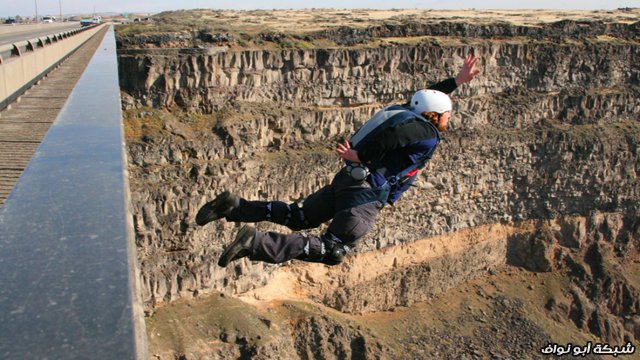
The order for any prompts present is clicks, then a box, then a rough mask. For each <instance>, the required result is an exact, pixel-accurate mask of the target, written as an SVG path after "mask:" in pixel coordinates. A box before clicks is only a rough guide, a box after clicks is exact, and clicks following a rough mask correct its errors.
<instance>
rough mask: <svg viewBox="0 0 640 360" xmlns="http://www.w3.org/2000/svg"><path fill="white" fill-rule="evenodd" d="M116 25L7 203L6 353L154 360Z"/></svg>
mask: <svg viewBox="0 0 640 360" xmlns="http://www.w3.org/2000/svg"><path fill="white" fill-rule="evenodd" d="M120 106H121V104H120V88H119V83H118V64H117V56H116V44H115V36H114V31H113V27H111V28H110V29H109V31H108V32H107V34H106V36H105V37H104V39H103V41H102V43H101V44H100V46H99V47H98V50H97V51H96V53H95V54H94V56H93V58H92V59H91V62H90V63H89V65H88V66H87V68H86V70H85V72H84V73H83V75H82V76H81V78H80V80H79V81H78V83H77V84H76V86H75V87H74V89H73V91H72V93H71V95H70V96H69V98H68V99H67V102H66V104H65V105H64V107H63V109H62V111H61V112H60V114H59V115H58V117H57V119H56V121H55V122H54V123H53V125H52V126H51V128H50V129H49V131H48V132H47V135H46V136H45V138H44V139H43V141H42V143H41V144H40V146H39V147H38V150H37V151H36V154H35V156H34V157H33V158H32V160H31V162H30V163H29V165H28V167H27V168H26V169H25V171H24V173H23V174H22V177H21V178H20V180H19V181H18V183H17V184H16V186H15V187H14V189H13V191H12V192H11V194H10V195H9V197H8V198H7V201H6V203H5V204H4V206H3V207H2V208H0V359H8V360H13V359H16V360H18V359H20V360H22V359H145V360H146V359H147V356H148V354H147V345H146V332H145V325H144V318H143V309H142V302H141V300H140V295H139V289H140V287H139V286H138V282H139V274H138V272H137V260H136V254H135V251H136V250H135V240H134V235H133V220H132V217H131V211H130V200H129V186H128V173H127V161H126V152H125V148H124V136H123V124H122V116H121V115H122V114H121V110H120Z"/></svg>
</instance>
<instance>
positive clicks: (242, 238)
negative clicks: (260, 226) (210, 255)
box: [218, 225, 256, 267]
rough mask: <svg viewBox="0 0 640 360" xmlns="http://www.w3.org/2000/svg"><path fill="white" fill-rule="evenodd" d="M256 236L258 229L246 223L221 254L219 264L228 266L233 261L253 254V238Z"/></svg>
mask: <svg viewBox="0 0 640 360" xmlns="http://www.w3.org/2000/svg"><path fill="white" fill-rule="evenodd" d="M255 238H256V229H255V228H254V227H253V226H249V225H245V226H243V227H242V228H240V231H238V234H237V235H236V239H235V240H234V241H233V242H232V243H231V245H229V246H227V248H226V249H224V251H223V252H222V255H220V260H218V265H219V266H222V267H226V266H227V264H228V263H229V262H231V261H234V260H237V259H240V258H243V257H246V256H249V255H251V253H252V251H251V248H252V246H253V240H254V239H255Z"/></svg>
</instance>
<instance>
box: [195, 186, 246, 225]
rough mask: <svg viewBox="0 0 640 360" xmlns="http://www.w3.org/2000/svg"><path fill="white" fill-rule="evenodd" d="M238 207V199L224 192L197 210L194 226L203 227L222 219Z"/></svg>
mask: <svg viewBox="0 0 640 360" xmlns="http://www.w3.org/2000/svg"><path fill="white" fill-rule="evenodd" d="M238 206H240V197H239V196H237V195H233V194H232V193H230V192H228V191H225V192H223V193H221V194H220V195H218V196H216V198H215V199H214V200H213V201H210V202H208V203H206V204H204V206H203V207H201V208H200V210H198V214H197V215H196V224H198V225H200V226H203V225H206V224H208V223H210V222H212V221H214V220H218V219H220V218H223V217H225V216H226V215H228V214H229V213H230V212H231V211H232V210H233V209H235V208H237V207H238Z"/></svg>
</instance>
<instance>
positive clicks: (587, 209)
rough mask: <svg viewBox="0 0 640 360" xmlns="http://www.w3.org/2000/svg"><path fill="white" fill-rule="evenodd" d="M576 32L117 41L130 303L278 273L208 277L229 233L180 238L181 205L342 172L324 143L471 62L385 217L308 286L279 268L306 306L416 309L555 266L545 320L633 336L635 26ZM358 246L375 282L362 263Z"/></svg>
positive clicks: (282, 193) (638, 107) (639, 138)
mask: <svg viewBox="0 0 640 360" xmlns="http://www.w3.org/2000/svg"><path fill="white" fill-rule="evenodd" d="M588 25H593V26H585V24H581V23H575V22H561V23H555V24H549V25H545V26H541V27H539V28H522V27H516V26H511V27H509V26H507V25H505V24H497V25H494V26H488V27H482V28H478V27H475V28H469V27H468V26H467V27H464V26H461V25H459V24H448V25H447V26H444V25H440V26H435V27H434V26H427V25H425V24H410V25H407V26H405V27H402V28H396V27H386V28H370V29H369V30H368V31H364V32H363V31H355V30H354V31H352V32H347V31H346V30H344V29H338V30H332V32H331V31H329V32H324V33H320V34H321V36H325V37H334V38H335V40H336V41H337V40H340V39H343V38H344V37H345V35H344V34H345V33H346V34H351V35H353V36H352V38H353V39H358V38H367V39H368V38H372V37H381V36H403V37H418V36H432V37H433V38H430V39H429V40H428V41H427V40H422V41H417V42H416V43H413V44H408V43H388V44H385V45H384V46H378V47H367V46H351V47H337V48H324V49H306V50H305V49H278V50H265V49H257V50H250V49H234V48H233V47H231V48H229V47H226V46H216V47H211V48H207V49H131V48H130V44H129V45H127V44H128V43H127V42H126V41H124V40H121V41H120V44H121V46H122V48H121V49H120V52H119V62H120V72H121V76H120V81H121V87H122V90H123V104H124V107H125V109H126V112H125V117H126V121H127V124H126V126H127V128H128V139H129V142H128V149H129V161H130V172H131V176H132V179H131V181H130V183H131V187H132V197H133V207H134V223H135V226H136V234H137V244H138V251H139V253H138V254H139V258H140V262H141V269H142V278H143V279H142V280H143V281H142V283H143V284H144V285H143V286H144V289H143V293H144V298H145V302H146V305H147V308H148V309H149V310H151V309H152V308H153V307H155V306H157V305H159V304H161V303H164V302H168V301H171V300H175V299H178V298H190V297H192V296H194V295H198V294H200V293H202V292H210V291H213V290H221V291H225V292H230V293H243V292H246V291H248V290H251V289H255V288H257V287H262V286H263V285H265V284H268V283H269V282H270V281H273V280H272V279H273V276H274V274H276V273H278V271H279V268H278V267H277V266H272V265H263V264H261V263H251V262H248V261H240V262H238V263H237V265H235V266H230V267H229V268H228V269H222V268H218V267H217V266H216V265H215V263H216V260H217V257H218V256H219V254H220V252H221V250H222V248H223V246H224V244H226V243H228V242H229V241H231V239H232V238H233V236H234V234H235V230H236V229H237V226H238V225H237V224H230V223H225V222H224V221H222V222H218V223H214V224H209V225H207V226H205V227H197V226H196V225H195V222H194V220H193V219H194V216H195V213H196V212H197V210H198V208H199V207H200V206H201V205H203V204H204V203H205V202H206V201H208V200H210V199H211V198H213V197H214V196H215V194H216V193H218V192H220V191H221V190H222V189H229V190H231V191H233V192H236V193H238V194H240V195H242V196H244V197H246V198H251V199H271V198H277V199H283V200H285V201H301V200H302V199H304V197H305V195H307V194H309V193H311V192H312V191H314V190H315V189H318V188H319V187H321V186H323V185H324V184H326V183H327V182H328V181H330V179H331V177H332V175H333V173H335V171H336V170H337V169H339V167H340V163H339V162H338V161H337V160H336V158H335V155H334V154H333V153H332V149H333V146H334V144H336V143H337V140H339V139H342V138H344V137H347V136H348V135H349V134H350V133H352V132H353V130H354V129H356V128H357V127H358V126H359V125H360V124H362V123H363V121H366V119H367V118H368V117H369V116H371V115H372V114H373V113H374V112H375V111H376V110H377V109H379V108H380V107H381V106H383V105H386V104H389V103H394V102H404V101H405V100H406V99H407V98H408V97H409V96H410V95H411V93H412V91H414V90H415V89H419V88H423V87H426V86H427V85H429V84H431V83H433V82H435V81H438V80H441V79H444V78H446V77H449V76H452V75H454V74H455V72H456V71H457V69H458V67H459V66H460V65H461V62H462V58H463V57H464V56H465V55H466V54H467V53H469V52H473V53H474V54H476V55H477V56H478V57H479V58H480V59H481V65H480V69H481V71H482V75H481V76H480V77H479V78H477V79H476V80H475V81H474V83H473V84H471V85H464V86H462V87H461V88H460V89H458V90H456V92H454V94H453V95H454V96H453V100H454V117H453V120H452V129H451V130H450V131H448V132H447V133H446V136H445V140H444V142H443V143H442V144H441V146H440V148H439V149H438V153H437V154H436V156H435V158H434V159H433V161H432V162H431V163H430V164H429V166H428V168H427V169H426V170H424V171H422V173H421V174H420V178H419V181H418V182H417V184H416V185H417V186H416V188H414V189H413V190H411V191H410V192H408V193H407V194H406V195H405V197H404V198H403V199H402V201H400V202H399V203H398V204H397V205H396V206H393V207H387V208H385V210H384V211H383V213H382V216H381V218H380V219H379V220H378V223H377V225H376V227H375V229H374V230H373V231H372V232H371V233H370V234H369V235H367V236H366V238H364V239H362V240H361V241H360V244H359V245H358V248H357V254H356V255H355V256H354V257H353V259H352V260H350V261H347V262H346V263H345V264H344V265H342V266H340V267H339V268H340V270H336V271H334V270H330V271H329V270H327V271H329V273H328V275H327V273H326V272H321V273H322V274H324V275H323V276H321V278H322V279H325V280H318V279H316V280H314V279H315V278H314V276H313V275H309V274H310V272H309V270H308V269H309V268H304V267H301V266H294V267H293V268H294V269H299V270H295V271H294V273H297V272H299V274H300V275H299V277H300V278H307V281H306V282H307V283H308V284H311V285H308V286H309V287H310V290H308V297H309V298H311V299H314V300H315V301H317V302H318V303H320V304H324V305H327V306H331V307H333V308H335V309H338V310H341V311H343V312H350V313H363V312H370V311H379V310H388V309H393V308H394V307H396V306H400V305H402V306H407V305H410V304H413V303H415V302H417V301H423V300H425V299H426V298H428V296H429V295H432V294H433V293H438V292H442V291H446V290H447V289H449V288H451V287H452V286H455V285H456V284H459V283H460V282H462V281H467V280H469V279H473V278H475V277H477V276H478V275H481V274H486V273H487V271H494V270H495V269H500V268H501V267H503V266H504V265H505V264H507V263H509V264H511V265H516V266H521V267H524V268H527V269H529V270H531V271H552V270H558V269H565V270H567V269H568V271H569V270H570V271H572V272H573V274H574V275H573V278H574V279H575V282H574V284H573V285H572V287H571V289H567V291H568V293H566V294H562V295H558V296H556V297H554V298H553V299H552V300H549V305H548V311H549V313H550V314H554V315H553V316H556V317H557V318H558V319H570V320H571V321H573V323H575V324H576V326H577V327H579V328H581V329H584V330H585V331H587V332H591V333H593V334H595V335H597V336H600V337H601V338H603V339H607V340H611V341H615V342H618V343H621V342H622V341H625V340H633V339H634V338H637V337H638V331H640V330H639V329H640V323H638V321H637V319H635V318H634V317H633V315H634V314H637V313H638V311H639V305H638V301H639V296H638V294H639V290H638V289H639V287H638V283H637V280H633V279H632V277H630V276H629V275H625V272H624V271H623V269H625V268H627V267H632V268H634V269H635V267H634V266H637V265H634V264H637V263H636V262H635V261H637V258H638V256H637V255H638V249H639V247H640V233H639V232H640V223H639V222H638V215H639V214H640V207H639V205H638V204H639V200H640V181H638V172H639V171H640V160H639V159H640V150H639V143H640V122H639V121H638V120H640V117H639V115H638V113H639V111H640V102H639V101H638V98H639V95H640V65H639V64H638V62H637V61H636V60H635V59H637V58H640V56H639V55H640V54H639V53H640V43H639V42H638V36H637V35H638V23H636V24H631V25H627V24H606V25H605V24H601V23H597V24H588ZM442 29H449V30H447V31H448V32H444V33H441V32H438V31H440V30H442ZM456 29H458V30H456ZM436 30H438V31H436ZM451 33H453V34H454V35H450V34H451ZM315 36H320V35H317V34H316V35H315ZM122 44H124V45H122ZM125 45H126V46H125ZM495 226H498V227H500V229H501V230H500V231H498V230H495V229H496V228H493V227H495ZM259 227H260V228H262V229H269V230H282V231H288V230H286V229H283V228H280V227H277V226H275V225H271V224H260V225H259ZM318 231H320V230H318ZM424 239H426V240H424ZM429 239H431V240H429ZM414 244H415V245H414ZM394 248H398V249H405V250H406V249H408V250H407V252H410V253H412V254H417V255H415V256H414V257H411V258H410V259H409V258H406V257H403V256H400V255H398V254H395V255H394V254H393V251H395V250H392V249H394ZM375 254H382V255H380V256H382V258H378V260H377V262H374V263H376V264H382V263H385V261H387V262H388V264H389V265H388V267H382V269H385V270H384V271H382V270H381V271H379V272H375V271H373V272H372V271H371V266H367V264H369V261H373V260H371V259H369V260H367V259H368V258H367V257H370V256H373V257H374V258H375V256H377V255H375ZM385 254H387V255H385ZM388 254H391V255H388ZM382 259H384V260H382ZM403 259H404V260H403ZM607 264H609V265H607ZM305 269H306V270H305ZM367 269H368V270H367ZM323 271H324V270H323ZM309 279H310V280H309ZM327 279H328V280H327ZM373 287H375V288H385V289H388V291H385V292H383V293H374V294H372V293H371V292H370V291H369V290H368V289H371V288H373ZM314 288H316V289H322V291H314V290H313V289H314ZM604 294H612V295H611V296H608V295H604ZM550 316H551V315H550ZM634 319H635V320H634ZM310 321H311V323H308V324H305V325H304V326H311V327H315V326H316V325H314V324H312V322H313V321H314V320H310ZM634 321H635V322H634ZM323 326H324V325H323ZM309 336H312V335H311V334H310V335H309ZM356 345H357V344H356ZM298 349H300V348H298ZM300 351H306V350H300ZM300 357H301V358H309V357H312V356H309V355H306V356H303V355H300ZM316 358H323V357H322V356H320V357H316Z"/></svg>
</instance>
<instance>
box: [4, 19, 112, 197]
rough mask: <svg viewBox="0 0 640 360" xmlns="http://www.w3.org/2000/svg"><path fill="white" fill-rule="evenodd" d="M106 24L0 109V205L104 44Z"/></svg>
mask: <svg viewBox="0 0 640 360" xmlns="http://www.w3.org/2000/svg"><path fill="white" fill-rule="evenodd" d="M105 33H106V28H105V30H103V31H102V32H101V33H99V34H97V35H96V36H94V37H93V38H91V39H89V41H87V42H86V43H85V44H84V45H82V46H81V47H80V48H79V49H78V50H77V51H76V52H75V53H73V54H72V55H71V56H69V58H67V60H66V61H64V62H63V63H62V64H61V66H60V67H58V68H57V69H55V70H53V71H51V72H50V73H49V75H48V76H47V77H45V78H44V79H42V80H41V81H40V83H39V84H37V85H35V86H33V87H32V88H31V89H29V91H28V92H27V93H25V94H23V95H22V96H21V98H20V101H19V102H14V103H13V104H11V107H10V109H5V110H4V111H2V112H1V113H0V206H2V205H3V204H4V203H5V201H6V199H7V196H9V193H10V192H11V190H12V189H13V187H14V185H15V183H16V182H17V181H18V179H19V178H20V175H21V174H22V172H23V171H24V169H25V168H26V167H27V164H28V163H29V161H30V160H31V157H33V155H34V153H35V152H36V150H37V148H38V145H39V144H40V141H41V140H42V138H43V137H44V135H45V134H46V133H47V131H48V130H49V126H50V125H51V124H52V123H53V122H54V121H55V119H56V117H57V116H58V113H60V110H61V109H62V107H63V106H64V104H65V102H66V101H67V98H68V97H69V94H70V93H71V91H72V90H73V88H74V86H75V85H76V83H77V82H78V79H79V78H80V75H82V73H83V72H84V70H85V68H86V67H87V64H88V63H89V61H90V60H91V57H92V56H93V54H94V53H95V51H96V49H97V48H98V46H99V45H100V43H101V41H102V39H103V37H104V34H105Z"/></svg>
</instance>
